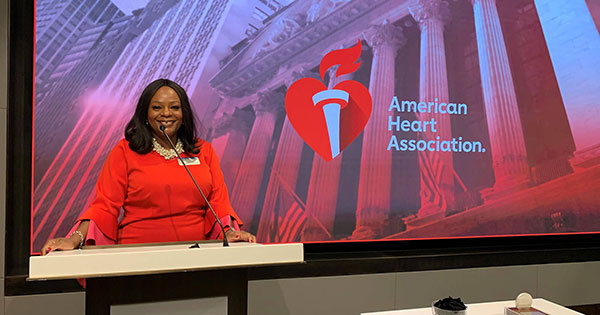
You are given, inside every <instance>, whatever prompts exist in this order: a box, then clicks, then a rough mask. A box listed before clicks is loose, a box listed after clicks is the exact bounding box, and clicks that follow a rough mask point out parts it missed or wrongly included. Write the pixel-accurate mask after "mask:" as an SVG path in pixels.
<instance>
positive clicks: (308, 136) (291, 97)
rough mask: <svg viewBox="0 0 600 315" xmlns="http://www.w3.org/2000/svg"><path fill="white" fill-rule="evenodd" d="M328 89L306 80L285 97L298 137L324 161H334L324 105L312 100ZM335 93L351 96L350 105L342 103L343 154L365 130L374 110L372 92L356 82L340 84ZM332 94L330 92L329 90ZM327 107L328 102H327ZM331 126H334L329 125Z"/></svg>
mask: <svg viewBox="0 0 600 315" xmlns="http://www.w3.org/2000/svg"><path fill="white" fill-rule="evenodd" d="M325 90H327V87H326V86H325V85H324V84H323V83H322V82H321V81H319V80H317V79H313V78H303V79H300V80H298V81H296V82H294V83H293V84H292V85H291V86H290V87H289V89H288V91H287V93H286V96H285V111H286V113H287V116H288V119H289V121H290V123H291V124H292V127H294V129H295V130H296V132H297V133H298V135H300V137H301V138H302V139H304V141H305V142H306V143H307V144H308V145H309V146H310V147H311V148H312V149H313V150H314V151H315V152H316V153H317V154H319V156H321V157H322V158H323V159H324V160H325V161H327V162H329V161H331V160H332V159H333V158H334V156H333V154H332V144H331V141H330V136H329V132H328V125H327V121H326V118H325V113H324V112H323V102H318V103H317V104H315V103H314V100H313V96H314V95H315V94H317V93H319V92H321V91H325ZM333 90H341V91H345V92H347V93H348V99H347V104H346V103H345V101H342V100H340V99H332V100H331V102H333V103H336V104H340V110H339V151H340V152H341V151H343V150H344V149H345V148H346V147H347V146H348V145H349V144H350V143H352V141H353V140H354V139H356V137H358V135H359V134H360V133H361V132H362V130H363V129H364V128H365V125H366V124H367V122H368V121H369V117H371V110H372V107H373V104H372V101H371V94H369V90H367V88H365V87H364V85H362V84H360V83H359V82H357V81H354V80H347V81H342V82H340V83H338V84H337V85H336V86H335V87H334V88H333ZM330 91H331V90H330ZM325 103H327V102H325ZM330 125H331V123H330Z"/></svg>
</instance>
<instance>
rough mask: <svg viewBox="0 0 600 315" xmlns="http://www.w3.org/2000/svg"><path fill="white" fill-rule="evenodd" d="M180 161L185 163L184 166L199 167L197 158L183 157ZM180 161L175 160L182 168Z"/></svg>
mask: <svg viewBox="0 0 600 315" xmlns="http://www.w3.org/2000/svg"><path fill="white" fill-rule="evenodd" d="M181 160H183V162H184V163H185V165H200V160H199V159H198V157H197V156H195V157H184V158H181ZM181 160H180V159H177V163H179V165H181V166H183V164H182V163H181Z"/></svg>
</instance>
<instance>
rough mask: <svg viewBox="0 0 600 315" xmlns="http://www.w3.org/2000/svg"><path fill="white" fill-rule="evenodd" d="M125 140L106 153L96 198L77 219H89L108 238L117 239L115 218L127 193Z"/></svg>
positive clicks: (97, 184)
mask: <svg viewBox="0 0 600 315" xmlns="http://www.w3.org/2000/svg"><path fill="white" fill-rule="evenodd" d="M126 145H127V144H126V142H125V141H121V142H119V143H118V144H117V145H116V146H115V147H114V148H113V150H112V151H111V152H110V154H109V155H108V158H107V159H106V162H104V166H103V167H102V171H100V176H98V182H97V183H96V198H95V199H94V201H93V202H92V204H91V205H90V207H89V208H88V209H87V211H85V212H84V213H83V214H82V215H81V217H79V221H81V220H91V221H93V222H94V223H96V225H97V226H98V228H99V229H100V231H101V232H102V233H103V234H104V235H105V236H107V237H108V238H110V239H113V240H116V239H117V226H118V222H117V219H118V217H119V211H120V210H121V207H122V206H123V204H124V202H125V197H126V195H127V159H126V158H125V146H126Z"/></svg>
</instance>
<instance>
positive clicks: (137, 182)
mask: <svg viewBox="0 0 600 315" xmlns="http://www.w3.org/2000/svg"><path fill="white" fill-rule="evenodd" d="M161 126H164V127H165V132H166V133H167V135H168V136H169V138H170V139H171V141H172V142H173V143H174V144H176V145H175V147H176V149H177V151H178V152H180V153H181V156H182V158H184V160H185V161H186V164H187V165H188V168H189V169H190V172H191V173H192V174H193V175H194V178H195V179H196V181H197V182H198V185H199V186H200V188H201V189H202V191H203V192H204V194H205V195H206V197H207V198H208V200H209V202H210V204H211V205H212V207H213V209H214V210H215V212H216V213H217V215H218V216H219V218H220V219H221V222H222V223H223V225H224V226H225V230H226V231H225V236H226V237H227V239H228V240H229V241H247V242H255V241H256V237H255V236H254V235H252V234H250V233H247V232H244V231H240V230H239V226H241V225H242V222H241V221H240V219H239V218H238V217H237V215H236V214H235V212H234V211H233V209H232V208H231V205H230V203H229V196H228V193H227V188H226V187H225V182H224V180H223V173H222V172H221V168H220V166H219V162H218V160H217V156H216V154H215V151H214V150H213V148H212V146H211V145H210V143H208V142H206V141H204V140H201V139H199V138H197V137H196V135H195V133H196V126H195V122H194V114H193V113H192V108H191V106H190V103H189V100H188V97H187V95H186V93H185V91H184V90H183V88H182V87H180V86H179V85H178V84H177V83H175V82H173V81H170V80H167V79H159V80H156V81H154V82H152V83H150V84H149V85H148V86H147V87H146V88H145V89H144V91H143V92H142V95H141V96H140V99H139V101H138V104H137V107H136V109H135V113H134V115H133V117H132V118H131V120H130V121H129V123H128V124H127V127H126V128H125V139H122V140H121V141H119V143H117V145H116V146H115V147H114V148H113V149H112V151H111V152H110V154H109V155H108V158H107V160H106V162H105V163H104V166H103V168H102V171H101V172H100V176H99V177H98V182H97V184H96V198H95V200H94V201H93V202H92V204H91V205H90V207H89V209H88V210H87V211H86V212H85V213H83V215H82V216H81V217H80V218H79V220H78V222H77V224H76V225H75V228H74V230H73V232H72V233H70V235H69V237H66V238H55V239H51V240H49V241H48V242H46V244H44V247H43V248H42V255H46V254H47V253H48V252H50V251H53V250H71V249H75V248H79V247H81V246H82V245H84V244H90V245H91V244H97V245H101V244H110V243H113V244H114V243H117V244H130V243H153V242H171V241H194V240H203V239H208V238H213V239H214V238H218V237H222V236H221V235H220V234H221V229H220V227H219V226H218V224H217V223H216V220H215V218H214V216H213V215H212V213H207V210H208V208H207V206H206V203H205V201H204V199H203V198H202V195H201V194H200V192H198V191H197V189H196V187H195V186H194V183H193V182H192V179H191V178H189V175H188V174H187V172H186V170H185V168H184V167H183V166H182V165H180V163H179V161H178V159H177V155H176V153H175V151H174V150H173V149H171V146H170V144H169V141H168V140H167V139H166V137H165V136H164V135H163V132H162V131H161V129H160V128H161ZM121 208H123V211H124V213H123V218H122V220H121V221H120V222H118V218H119V214H120V211H121ZM208 211H209V212H210V210H208Z"/></svg>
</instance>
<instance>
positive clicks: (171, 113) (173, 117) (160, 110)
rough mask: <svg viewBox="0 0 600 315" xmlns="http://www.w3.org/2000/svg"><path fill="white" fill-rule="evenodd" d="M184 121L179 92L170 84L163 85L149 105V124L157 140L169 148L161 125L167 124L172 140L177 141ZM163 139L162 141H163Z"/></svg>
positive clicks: (167, 130)
mask: <svg viewBox="0 0 600 315" xmlns="http://www.w3.org/2000/svg"><path fill="white" fill-rule="evenodd" d="M182 122H183V112H182V110H181V101H180V100H179V95H177V92H175V90H173V89H172V88H170V87H168V86H163V87H161V88H160V89H158V90H157V91H156V93H155V94H154V96H153V97H152V99H151V100H150V104H149V105H148V124H149V125H150V127H151V128H152V133H153V134H154V137H155V138H156V140H158V141H159V143H160V144H161V145H162V146H163V147H165V148H168V147H169V144H168V142H167V139H165V137H164V136H163V133H162V131H161V130H160V126H165V128H166V129H165V131H166V133H167V135H169V138H171V141H173V143H175V142H176V141H177V131H178V130H179V127H181V123H182ZM161 140H162V141H161Z"/></svg>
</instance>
